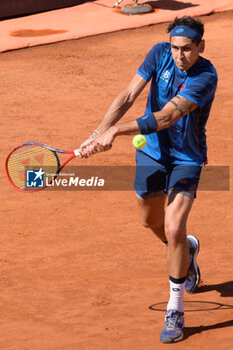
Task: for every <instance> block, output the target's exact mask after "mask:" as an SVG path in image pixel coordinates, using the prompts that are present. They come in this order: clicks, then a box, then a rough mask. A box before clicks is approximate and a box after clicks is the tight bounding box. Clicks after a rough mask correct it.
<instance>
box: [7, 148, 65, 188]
mask: <svg viewBox="0 0 233 350" xmlns="http://www.w3.org/2000/svg"><path fill="white" fill-rule="evenodd" d="M41 168H42V169H43V170H44V171H46V173H48V174H49V175H48V176H46V177H47V178H48V181H49V182H50V181H51V180H52V178H53V174H55V173H56V172H57V171H58V168H59V160H58V158H57V156H56V153H55V152H53V151H51V150H49V149H47V148H44V147H41V146H40V145H24V146H22V147H19V148H17V149H16V150H15V151H14V152H13V153H11V155H10V156H9V158H8V161H7V171H8V175H9V177H10V179H11V181H12V182H13V184H14V185H15V186H16V187H18V188H20V189H22V190H25V189H26V170H29V169H32V170H39V169H41Z"/></svg>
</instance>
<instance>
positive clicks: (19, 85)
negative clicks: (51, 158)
mask: <svg viewBox="0 0 233 350" xmlns="http://www.w3.org/2000/svg"><path fill="white" fill-rule="evenodd" d="M80 6H82V5H80ZM59 11H60V10H59ZM36 16H37V15H36ZM26 18H27V17H25V19H26ZM201 19H202V21H203V22H204V24H205V39H206V50H205V53H204V55H203V56H204V57H206V58H208V59H210V60H211V61H212V62H213V64H214V65H215V67H216V68H217V71H218V75H219V84H218V89H217V94H216V98H215V101H214V105H213V108H212V112H211V115H210V118H209V121H208V124H207V137H208V147H209V153H208V155H209V165H216V166H221V165H226V166H229V167H230V175H231V177H230V190H229V191H199V192H198V197H197V199H196V201H195V204H194V207H193V209H192V212H191V215H190V218H189V222H188V233H189V234H195V235H197V236H198V237H199V239H200V242H201V251H200V254H199V259H198V262H199V264H200V267H201V273H202V283H201V286H200V288H199V291H198V293H197V294H194V295H187V294H186V295H185V309H186V328H185V339H184V341H182V342H180V343H178V344H174V345H164V344H160V343H159V334H160V331H161V328H162V324H163V320H164V311H158V309H159V310H165V307H166V302H167V300H168V293H169V288H168V280H167V273H166V264H165V261H166V248H165V247H163V246H162V245H161V244H160V242H159V241H158V240H157V239H156V238H155V237H154V236H153V235H152V234H151V233H150V232H149V231H147V230H146V229H144V228H142V226H141V223H140V217H139V210H138V208H137V203H136V200H135V194H134V192H133V191H127V192H125V191H112V192H111V191H53V192H52V191H46V190H45V191H41V192H38V193H35V194H28V193H21V192H19V191H17V190H15V189H14V188H13V187H12V186H11V185H10V184H9V182H8V180H7V177H6V175H5V171H4V159H5V158H6V156H7V154H8V153H9V151H10V150H11V149H12V148H14V147H15V146H17V145H20V144H22V143H25V142H28V141H38V142H43V143H46V144H48V145H51V146H54V147H60V148H62V149H73V148H77V147H78V146H79V145H80V143H81V142H82V141H83V140H85V138H87V136H88V135H89V134H90V133H91V132H92V130H93V129H94V128H95V126H96V125H97V123H98V122H99V121H100V120H101V118H102V117H103V115H104V113H105V111H106V110H107V108H108V106H109V105H110V103H111V102H112V100H113V99H114V97H115V96H116V95H117V93H118V92H120V91H121V89H123V88H124V87H125V86H126V84H127V83H128V81H129V79H130V78H131V77H132V76H133V75H134V73H135V71H136V69H137V67H138V66H139V64H140V63H141V61H142V60H143V58H144V57H145V55H146V53H147V52H148V50H149V49H150V48H151V47H152V45H153V44H155V43H157V42H160V41H163V40H165V41H167V40H168V35H167V34H166V28H167V23H161V24H153V25H150V26H143V27H138V28H135V29H128V30H124V31H116V32H114V33H106V34H102V35H97V36H96V35H92V36H90V37H84V38H80V39H78V40H70V41H62V42H58V43H53V44H50V45H43V46H36V47H31V48H26V49H21V50H13V51H9V52H4V53H1V56H0V62H1V64H0V79H1V84H2V88H1V110H2V118H1V130H2V133H1V134H2V137H1V141H0V149H1V158H2V167H1V173H0V177H1V184H2V185H1V199H2V200H1V234H2V249H1V255H0V264H1V277H0V283H1V313H0V320H1V327H0V347H1V349H4V350H13V349H14V350H15V349H17V350H26V349H33V350H41V349H44V350H94V349H95V350H141V349H146V350H154V349H168V347H172V348H174V349H194V348H201V349H203V350H212V349H221V350H228V349H230V348H231V347H232V340H233V337H232V327H233V281H232V275H233V267H232V266H233V257H232V246H233V236H232V219H233V208H232V199H233V198H232V165H233V156H232V142H233V132H232V118H231V114H232V109H233V102H232V89H233V86H232V79H231V77H232V45H231V37H232V29H233V12H232V11H225V12H222V13H217V14H212V15H209V16H203V17H201ZM20 20H22V19H20ZM1 23H3V22H1ZM147 91H148V90H147ZM147 91H145V92H144V93H143V94H142V95H141V96H140V97H139V99H138V100H137V102H136V104H135V105H134V107H133V108H132V109H131V110H130V111H129V112H128V114H127V115H126V117H125V120H131V119H135V118H136V117H137V116H140V115H142V113H143V112H144V108H145V103H146V93H147ZM72 165H74V166H75V165H91V166H92V165H134V149H133V146H132V137H130V136H129V137H126V136H124V137H119V138H118V139H117V140H116V141H115V143H114V145H113V148H112V149H111V150H110V151H108V152H104V153H102V154H99V155H95V156H93V157H91V158H90V159H87V160H86V159H83V160H79V159H75V160H74V161H73V162H72ZM132 181H133V179H132ZM197 311H198V312H197Z"/></svg>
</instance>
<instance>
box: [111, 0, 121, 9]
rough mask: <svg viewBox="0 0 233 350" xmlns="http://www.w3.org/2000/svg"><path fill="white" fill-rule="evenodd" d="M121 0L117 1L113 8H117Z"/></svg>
mask: <svg viewBox="0 0 233 350" xmlns="http://www.w3.org/2000/svg"><path fill="white" fill-rule="evenodd" d="M122 1H123V0H118V1H117V2H116V3H115V4H114V5H113V8H115V7H117V6H118V5H119V4H120V3H121V2H122Z"/></svg>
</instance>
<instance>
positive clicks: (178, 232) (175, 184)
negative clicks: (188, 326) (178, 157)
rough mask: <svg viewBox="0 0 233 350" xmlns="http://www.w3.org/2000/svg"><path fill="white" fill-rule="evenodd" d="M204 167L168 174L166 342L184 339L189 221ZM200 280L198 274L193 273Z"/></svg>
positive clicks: (163, 334) (178, 169) (174, 169)
mask: <svg viewBox="0 0 233 350" xmlns="http://www.w3.org/2000/svg"><path fill="white" fill-rule="evenodd" d="M200 173H201V167H198V166H182V165H177V166H173V167H172V169H171V171H170V173H169V182H168V188H169V190H168V205H167V208H166V212H165V224H164V225H165V235H166V238H167V241H168V255H167V262H168V272H169V283H170V299H169V302H168V305H167V313H166V317H165V324H164V328H163V330H162V332H161V335H160V340H161V341H162V342H165V343H170V342H175V341H179V340H181V339H182V338H183V331H182V329H183V327H184V303H183V297H184V290H185V281H186V277H187V274H189V268H190V264H189V261H190V256H189V242H188V240H187V236H186V223H187V219H188V216H189V213H190V210H191V208H192V204H193V201H194V198H195V196H196V188H197V185H198V181H199V177H200ZM194 277H195V278H196V279H197V276H196V275H195V276H194Z"/></svg>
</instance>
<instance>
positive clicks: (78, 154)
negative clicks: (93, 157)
mask: <svg viewBox="0 0 233 350" xmlns="http://www.w3.org/2000/svg"><path fill="white" fill-rule="evenodd" d="M74 155H75V156H76V157H78V156H80V152H79V149H75V150H74Z"/></svg>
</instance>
